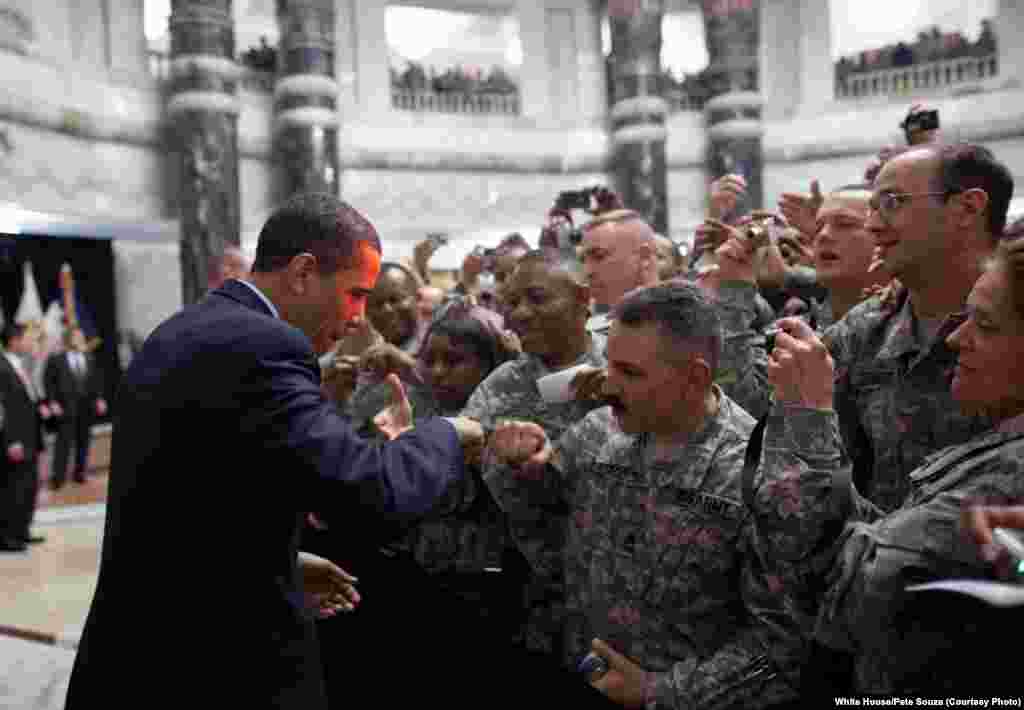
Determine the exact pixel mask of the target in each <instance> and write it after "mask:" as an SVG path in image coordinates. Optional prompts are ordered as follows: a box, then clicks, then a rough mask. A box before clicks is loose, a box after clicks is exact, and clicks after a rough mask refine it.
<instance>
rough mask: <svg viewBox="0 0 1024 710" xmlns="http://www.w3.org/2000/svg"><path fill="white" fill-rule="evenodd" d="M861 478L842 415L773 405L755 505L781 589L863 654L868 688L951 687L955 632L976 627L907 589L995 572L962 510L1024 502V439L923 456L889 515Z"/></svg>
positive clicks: (831, 642)
mask: <svg viewBox="0 0 1024 710" xmlns="http://www.w3.org/2000/svg"><path fill="white" fill-rule="evenodd" d="M851 472H852V462H851V461H850V460H849V459H848V458H847V457H845V456H844V455H843V453H842V443H841V439H840V434H839V420H838V417H837V415H836V414H835V413H833V412H824V411H815V410H808V409H802V408H795V407H785V406H781V405H777V406H776V407H775V408H774V409H773V412H772V415H771V417H770V418H769V421H768V426H767V429H766V432H765V443H764V458H763V462H762V469H761V478H760V479H759V486H758V491H757V495H756V498H755V500H756V504H755V506H754V509H755V520H756V523H755V528H756V530H757V541H758V547H759V550H760V553H761V556H762V558H764V559H768V560H771V561H772V567H773V569H772V570H771V577H772V578H773V579H772V581H771V585H772V586H774V587H777V588H778V589H780V590H782V591H783V593H784V594H785V596H786V598H787V599H786V604H787V606H788V607H789V609H790V613H792V614H794V616H795V617H796V618H799V619H800V621H801V623H802V624H803V625H804V628H805V629H806V630H807V632H808V633H813V634H814V636H815V637H816V638H817V639H818V640H819V641H820V642H821V643H823V644H825V645H827V646H829V647H832V648H835V649H839V650H844V651H849V652H851V653H853V655H854V658H855V683H856V689H857V690H858V691H860V692H864V693H872V694H875V693H877V694H892V693H906V692H910V691H918V692H932V693H934V692H937V691H941V690H943V689H944V688H946V687H947V686H946V685H945V684H946V683H949V682H953V681H951V680H950V679H949V678H947V677H946V675H947V673H946V671H945V670H943V666H942V663H941V662H939V663H936V662H934V661H935V659H941V658H943V656H944V655H945V657H947V658H948V657H949V656H950V655H951V654H953V653H957V652H958V650H957V648H956V646H955V644H956V641H955V638H956V633H954V632H956V631H957V630H959V629H961V628H962V627H963V626H964V624H965V623H966V620H965V619H961V618H957V617H956V616H955V615H952V616H951V615H949V614H948V613H945V614H944V613H942V611H941V609H939V610H937V609H936V608H935V607H934V606H929V605H928V604H927V600H925V599H922V598H921V597H920V596H916V597H915V596H913V595H911V594H908V593H907V592H905V588H906V587H907V586H908V585H912V584H917V583H922V582H928V581H934V580H937V579H943V578H951V577H967V578H985V577H988V576H990V566H989V565H988V564H987V563H986V562H984V561H983V560H982V559H981V558H980V557H979V554H978V550H977V548H976V546H975V545H974V544H973V543H972V542H970V541H969V540H968V539H967V538H966V536H965V535H964V534H963V533H962V531H961V529H960V514H961V511H962V509H963V506H964V505H965V503H966V502H967V501H977V500H984V501H986V502H988V503H991V504H995V505H1000V504H1008V503H1012V502H1018V501H1019V500H1020V499H1021V497H1024V475H1022V474H1024V434H1022V433H1020V432H1019V431H1017V432H1013V431H1008V432H1006V431H995V430H990V431H989V432H987V433H984V434H981V435H979V436H976V437H974V438H973V439H971V440H970V441H968V442H966V443H963V444H958V445H955V446H950V447H947V448H944V449H942V450H940V451H938V452H935V453H933V454H931V455H929V456H927V457H925V459H924V460H923V461H922V464H921V466H920V467H919V468H917V469H916V470H914V471H912V472H911V473H910V475H909V477H908V478H909V481H910V484H909V495H908V497H907V499H906V501H905V502H904V503H903V505H902V506H900V507H899V508H898V509H897V510H895V511H894V512H891V513H888V514H883V513H882V512H881V511H879V510H878V509H877V508H875V507H874V506H872V505H871V504H870V503H868V502H867V501H865V500H864V499H863V498H861V497H860V496H859V494H858V493H857V491H856V489H855V487H854V486H853V485H852V484H851V481H850V477H851ZM837 481H838V482H840V483H839V484H838V485H837V484H836V482H837ZM844 500H845V501H848V504H847V505H844V504H843V502H844ZM836 523H838V525H837V524H836ZM945 601H946V602H947V604H946V606H945V608H946V609H948V608H949V606H948V601H949V600H945ZM960 651H962V649H960ZM946 662H948V661H946ZM961 682H962V681H961Z"/></svg>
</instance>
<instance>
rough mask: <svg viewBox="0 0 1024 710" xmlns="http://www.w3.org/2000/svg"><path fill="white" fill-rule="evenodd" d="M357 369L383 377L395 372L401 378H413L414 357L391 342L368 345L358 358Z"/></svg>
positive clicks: (414, 369)
mask: <svg viewBox="0 0 1024 710" xmlns="http://www.w3.org/2000/svg"><path fill="white" fill-rule="evenodd" d="M359 369H361V370H363V371H364V372H370V373H372V374H373V375H374V376H376V377H379V378H382V379H383V378H384V377H385V376H386V375H388V374H390V373H395V374H397V375H398V376H399V377H401V378H403V379H414V373H415V372H416V359H415V358H413V356H412V355H409V354H408V353H406V352H403V351H402V350H401V349H399V348H397V347H395V346H394V345H392V344H391V343H378V344H377V345H372V346H370V347H369V348H368V349H367V350H366V352H364V353H363V356H362V357H361V358H360V359H359Z"/></svg>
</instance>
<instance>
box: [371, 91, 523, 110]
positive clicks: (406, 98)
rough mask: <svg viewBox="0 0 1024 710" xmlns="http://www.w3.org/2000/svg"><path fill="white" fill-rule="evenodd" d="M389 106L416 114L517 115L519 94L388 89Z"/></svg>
mask: <svg viewBox="0 0 1024 710" xmlns="http://www.w3.org/2000/svg"><path fill="white" fill-rule="evenodd" d="M391 106H392V107H393V108H396V109H398V110H399V111H416V112H419V113H467V114H480V115H485V114H491V115H499V116H517V115H519V95H518V94H494V93H468V92H467V93H463V92H454V91H452V92H441V91H420V90H414V89H395V88H392V89H391Z"/></svg>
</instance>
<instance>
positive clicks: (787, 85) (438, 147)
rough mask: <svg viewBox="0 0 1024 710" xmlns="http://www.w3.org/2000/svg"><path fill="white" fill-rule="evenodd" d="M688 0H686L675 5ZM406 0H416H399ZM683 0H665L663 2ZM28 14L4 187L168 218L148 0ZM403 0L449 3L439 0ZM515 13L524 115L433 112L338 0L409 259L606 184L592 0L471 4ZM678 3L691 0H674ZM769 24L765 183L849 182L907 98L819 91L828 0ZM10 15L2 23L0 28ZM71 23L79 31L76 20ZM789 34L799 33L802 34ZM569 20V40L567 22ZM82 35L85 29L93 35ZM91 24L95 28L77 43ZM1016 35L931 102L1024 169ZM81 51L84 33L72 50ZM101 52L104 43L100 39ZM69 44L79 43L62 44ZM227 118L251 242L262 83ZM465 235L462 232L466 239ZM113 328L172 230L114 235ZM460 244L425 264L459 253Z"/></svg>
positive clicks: (692, 135)
mask: <svg viewBox="0 0 1024 710" xmlns="http://www.w3.org/2000/svg"><path fill="white" fill-rule="evenodd" d="M681 1H682V0H680V2H681ZM410 2H412V0H410ZM680 2H675V3H674V4H673V3H670V5H672V7H675V6H676V5H679V4H680ZM0 4H3V5H5V6H6V7H16V8H18V9H20V10H21V11H22V12H23V13H24V14H25V16H26V17H28V18H29V19H30V20H31V24H32V28H33V35H32V37H30V38H26V39H25V41H24V42H23V43H22V44H19V45H17V46H16V47H15V46H14V45H12V44H10V43H7V44H4V45H2V46H7V47H8V48H11V47H14V48H15V49H16V50H17V51H0V77H2V78H0V132H2V133H3V137H5V138H6V144H4V143H2V142H0V202H3V203H15V204H18V205H20V206H22V207H26V208H30V209H35V210H40V211H44V212H49V213H56V214H67V215H74V216H77V217H82V218H85V219H96V220H105V219H114V218H118V219H132V220H144V221H157V220H166V219H172V218H173V217H174V214H175V205H174V202H175V195H174V193H175V187H174V184H173V177H172V175H173V172H172V171H171V170H170V169H169V168H170V164H171V159H170V158H169V156H168V154H167V151H166V147H165V146H166V142H165V139H164V136H165V130H166V126H165V124H164V111H163V99H162V96H161V94H160V91H159V87H158V86H157V85H156V84H155V82H154V81H153V80H152V79H151V78H149V77H148V75H147V74H146V72H145V69H144V64H145V56H144V53H143V52H142V50H141V48H140V45H139V37H140V36H141V30H140V31H139V33H136V34H135V35H133V34H132V28H133V27H137V26H138V24H139V22H140V21H141V6H142V0H108V6H109V7H110V8H111V12H109V13H107V15H108V18H107V19H108V22H109V26H108V27H106V28H104V27H103V26H102V23H100V24H97V21H96V20H97V18H98V17H99V15H97V16H95V17H91V18H90V21H89V22H87V23H81V22H78V23H76V21H75V17H77V16H78V15H77V14H76V13H78V12H79V10H78V8H81V7H85V6H84V5H82V4H81V3H72V2H71V1H70V0H52V1H50V2H34V1H32V2H30V1H29V0H7V2H6V3H4V2H2V0H0ZM415 4H426V5H443V4H444V0H429V1H428V0H418V2H416V3H415ZM456 4H459V5H460V6H465V7H471V6H476V5H479V6H481V7H496V6H497V5H501V6H502V7H508V8H511V9H513V10H514V11H516V12H517V13H518V14H519V18H520V30H521V33H522V37H523V48H524V54H525V65H524V73H525V77H524V82H523V85H522V91H523V94H522V100H523V106H524V110H523V114H522V115H521V116H513V117H498V116H456V115H440V114H434V115H428V114H416V113H410V112H401V111H395V110H393V109H392V108H391V107H390V92H389V88H388V84H387V71H386V62H387V57H386V51H381V50H382V47H383V46H384V44H383V32H384V23H383V3H381V2H380V1H379V0H339V2H338V8H339V12H338V20H337V22H338V29H339V42H340V43H341V44H342V45H343V46H341V47H340V48H339V51H338V53H337V70H338V81H339V84H340V86H341V95H340V100H339V107H340V118H341V128H340V131H339V134H340V135H339V138H340V141H339V142H340V146H341V148H340V151H341V155H340V159H341V160H340V163H341V166H342V176H341V185H342V187H341V194H342V196H343V197H344V198H345V199H347V200H349V201H350V202H351V203H352V204H354V205H356V206H357V207H359V208H360V209H362V210H364V211H365V212H366V213H367V214H368V215H369V216H370V217H371V219H372V220H373V221H374V223H375V224H377V225H378V227H379V229H380V231H381V234H382V235H383V236H384V238H385V243H386V245H387V248H388V251H389V254H388V256H389V258H401V257H403V256H407V255H408V254H409V253H410V251H411V248H412V245H413V244H414V243H415V242H416V241H418V240H419V239H421V238H422V237H423V236H424V235H425V234H426V233H427V232H429V231H446V232H449V233H452V234H453V235H455V236H459V237H463V238H464V239H465V244H464V245H462V246H463V247H466V246H468V247H471V246H472V245H473V244H474V243H476V242H477V241H480V242H486V241H488V240H492V239H497V238H498V237H500V235H502V234H504V233H507V232H509V231H513V230H515V231H521V232H523V234H524V235H525V236H526V237H527V238H528V239H529V240H530V241H531V242H534V241H535V240H536V237H537V233H538V231H539V227H540V224H541V222H542V221H543V219H544V215H545V213H546V211H547V209H548V208H549V207H550V205H551V202H552V200H553V199H554V196H555V195H556V193H557V192H559V191H560V190H565V189H575V188H579V187H583V186H587V185H593V184H598V183H607V182H608V180H609V176H608V174H607V172H606V167H607V166H606V160H607V156H608V152H609V140H608V135H607V127H606V125H605V115H604V114H605V102H606V97H605V95H604V91H605V89H604V67H603V61H602V57H601V55H600V36H599V21H598V16H597V14H595V11H594V7H596V5H595V3H591V2H582V1H580V2H576V1H575V0H544V2H536V1H535V0H507V1H504V0H502V1H500V2H499V0H480V2H478V3H476V4H474V3H471V2H468V0H467V2H461V0H460V3H456ZM684 4H688V3H684ZM766 4H767V6H769V7H772V8H774V9H775V10H776V11H777V12H776V14H774V15H771V16H768V15H766V18H767V19H766V22H769V23H771V22H774V24H772V25H771V27H772V28H773V32H771V33H769V38H770V40H771V41H770V42H766V43H765V44H764V46H763V48H762V49H763V52H762V61H763V62H768V63H771V70H770V71H768V70H766V72H765V73H764V77H763V78H764V83H765V84H766V86H765V87H764V90H765V93H766V95H767V96H768V97H769V98H770V99H772V101H773V102H774V105H773V106H770V107H769V110H768V111H766V116H767V121H766V123H765V126H764V127H765V138H764V149H765V158H766V171H765V176H764V187H765V199H766V201H767V203H768V204H773V203H774V202H775V201H776V200H777V199H778V196H779V195H780V194H781V193H782V192H783V191H786V190H793V189H805V188H806V186H807V182H808V181H809V179H810V178H811V177H817V178H819V179H820V180H821V181H822V183H823V185H824V186H826V187H829V186H835V185H838V184H842V183H846V182H850V181H854V180H856V179H858V178H859V177H860V176H861V174H862V172H863V168H864V166H865V164H866V163H867V161H868V160H869V159H870V158H871V156H872V155H873V154H874V153H875V152H876V151H877V149H878V148H879V147H880V146H882V145H884V144H886V143H898V142H899V141H900V140H901V136H900V134H899V130H898V128H897V124H898V123H899V121H900V120H901V118H902V117H903V115H904V113H905V112H906V110H907V107H908V106H909V105H910V103H911V101H912V99H911V98H910V97H908V98H907V99H906V100H905V101H902V102H893V101H888V100H881V101H877V102H857V103H852V104H851V103H843V102H836V101H833V100H831V97H830V96H828V91H827V86H828V83H829V76H830V71H831V67H830V64H828V62H827V61H826V62H821V61H816V60H815V57H817V56H819V55H822V54H827V51H828V46H829V44H828V42H827V41H825V39H824V38H823V37H822V36H821V32H820V30H821V28H822V27H824V26H826V25H827V22H826V21H827V19H828V18H827V13H823V12H822V10H821V8H822V7H823V5H822V4H820V3H816V2H815V0H767V1H766ZM1022 7H1024V2H1018V1H1017V0H1002V2H1001V13H1002V17H1001V19H1000V22H999V26H1000V29H1001V32H1002V37H1001V39H1007V40H1008V39H1009V38H1010V36H1011V35H1012V33H1013V31H1015V28H1018V27H1021V26H1024V10H1022V9H1021V8H1022ZM9 31H10V28H3V27H0V35H2V36H0V40H3V42H8V39H9V38H6V35H3V33H4V32H9ZM75 32H78V33H79V34H78V35H76V34H75ZM801 33H803V34H804V35H807V36H801ZM567 35H568V36H567ZM90 38H91V39H90ZM85 40H89V41H91V42H93V45H92V46H91V47H90V48H86V45H87V44H88V42H86V41H85ZM1019 46H1021V43H1019V42H1017V43H1016V44H1014V43H1013V42H1011V41H1005V42H1003V41H1001V56H1002V61H1004V71H1001V73H1000V77H999V82H997V85H993V86H989V87H988V88H989V89H993V88H994V89H995V90H988V91H985V92H982V93H976V94H973V95H966V96H959V97H947V98H943V99H939V100H933V101H932V103H934V104H935V105H936V106H937V107H938V108H939V110H940V112H941V115H942V120H943V125H944V130H945V131H946V132H947V135H949V136H954V137H960V138H965V139H970V140H979V141H984V142H988V143H990V145H991V146H992V147H993V148H994V149H995V150H996V152H997V154H998V155H999V156H1000V157H1001V158H1002V159H1003V160H1005V161H1006V162H1007V163H1008V164H1009V165H1010V167H1011V169H1012V170H1013V171H1014V173H1015V175H1016V176H1017V177H1018V178H1019V179H1020V180H1021V184H1024V90H1022V89H1021V88H1020V86H1021V84H1020V81H1019V78H1018V75H1019V74H1020V71H1021V70H1020V69H1019V67H1021V66H1024V61H1017V60H1018V57H1017V55H1018V54H1021V51H1022V50H1019V49H1014V48H1015V47H1019ZM76 47H78V49H77V50H76ZM98 48H102V49H103V51H98ZM76 52H77V55H76ZM240 100H241V105H242V112H241V115H240V118H239V148H240V154H241V162H240V170H239V172H240V189H241V215H242V233H243V241H244V243H245V244H247V245H248V246H249V247H250V248H252V247H254V246H255V240H256V236H257V234H258V232H259V229H260V227H261V226H262V224H263V221H264V220H265V219H266V217H267V215H268V214H269V212H270V210H271V209H272V207H273V205H274V203H275V201H276V199H277V196H276V195H275V194H274V192H273V180H272V163H271V162H270V157H271V146H272V130H271V127H272V125H273V120H272V119H273V106H272V97H271V96H270V95H269V94H266V93H262V94H261V93H254V92H251V91H243V92H242V93H241V95H240ZM668 131H669V136H668V141H667V156H668V164H669V173H668V195H669V214H670V217H669V221H670V236H672V237H673V238H674V239H677V240H687V239H689V238H690V236H691V233H692V229H693V228H694V227H695V226H696V225H697V223H699V221H700V219H701V217H702V215H703V210H704V200H705V192H706V186H707V182H708V178H709V176H707V175H706V174H705V171H704V169H703V162H704V154H705V151H706V149H707V137H706V129H705V125H704V117H703V115H702V114H699V113H677V114H674V115H673V116H671V117H670V119H669V121H668ZM460 248H461V247H460ZM115 254H116V258H117V260H118V261H117V273H118V300H119V308H120V309H121V313H120V314H119V317H120V319H121V323H122V326H123V327H127V328H131V329H134V330H136V331H137V332H140V333H143V334H145V333H148V331H149V330H151V329H152V327H153V326H155V325H156V323H158V322H159V321H160V320H162V319H163V318H165V317H166V316H167V315H170V313H172V312H173V311H174V310H176V309H177V307H178V305H179V304H180V299H181V295H180V288H181V285H180V277H179V276H178V271H177V245H176V244H174V243H170V244H163V245H152V244H150V245H144V244H141V243H129V242H126V243H124V244H118V245H116V247H115ZM460 261H461V252H460V251H459V249H457V248H455V247H454V246H453V247H451V248H449V249H448V250H442V251H441V252H439V253H438V255H437V257H436V261H435V264H434V266H435V268H440V269H448V268H456V267H457V266H458V263H459V262H460Z"/></svg>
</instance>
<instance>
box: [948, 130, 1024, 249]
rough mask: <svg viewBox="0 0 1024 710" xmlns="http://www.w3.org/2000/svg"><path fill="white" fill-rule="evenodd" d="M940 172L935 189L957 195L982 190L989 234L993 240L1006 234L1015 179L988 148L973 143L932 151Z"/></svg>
mask: <svg viewBox="0 0 1024 710" xmlns="http://www.w3.org/2000/svg"><path fill="white" fill-rule="evenodd" d="M931 151H932V152H933V154H934V155H935V156H936V157H937V158H938V161H939V169H938V173H937V174H936V176H935V178H934V190H935V191H936V192H943V193H945V194H946V199H949V196H950V195H955V194H958V193H961V192H965V191H967V190H973V189H981V190H984V191H985V193H986V194H987V195H988V207H987V210H988V231H989V233H990V234H991V235H992V239H993V241H996V240H998V239H999V238H1000V237H1002V235H1003V230H1004V229H1005V228H1006V212H1007V210H1009V208H1010V199H1011V198H1012V197H1013V176H1012V175H1011V174H1010V171H1009V170H1008V169H1007V168H1006V166H1005V165H1003V164H1002V163H1001V162H999V161H998V160H996V157H995V155H994V154H993V153H992V151H990V150H989V149H988V148H985V147H984V146H980V145H974V144H972V143H952V144H948V145H937V146H935V147H934V148H931Z"/></svg>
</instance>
